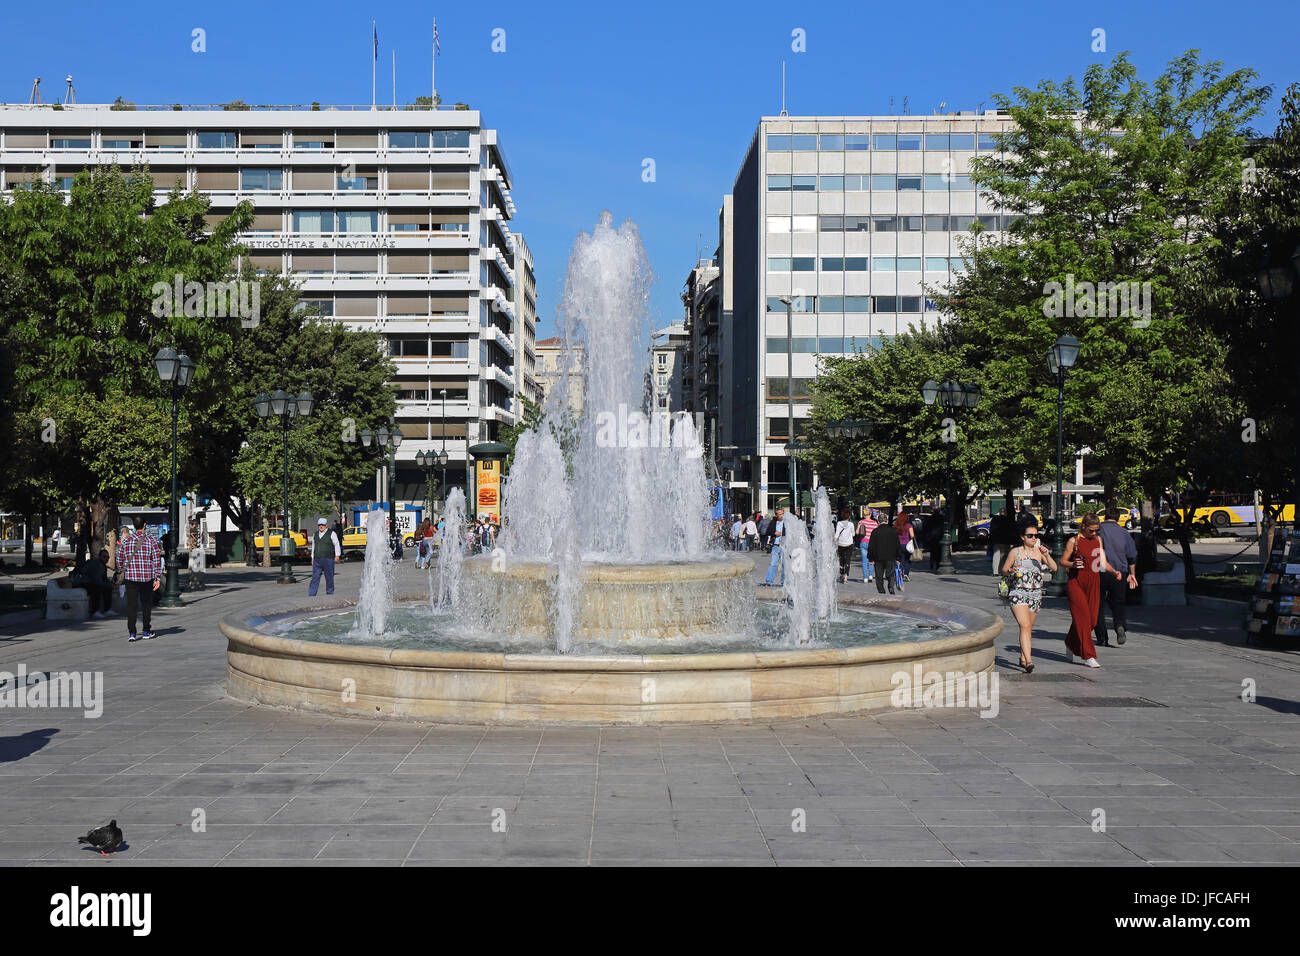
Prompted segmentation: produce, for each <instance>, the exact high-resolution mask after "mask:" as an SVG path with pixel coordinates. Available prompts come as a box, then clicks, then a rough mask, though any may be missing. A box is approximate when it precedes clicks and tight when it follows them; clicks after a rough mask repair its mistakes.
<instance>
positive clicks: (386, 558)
mask: <svg viewBox="0 0 1300 956" xmlns="http://www.w3.org/2000/svg"><path fill="white" fill-rule="evenodd" d="M383 507H384V506H383V505H381V504H373V505H371V506H370V510H369V511H367V512H366V565H365V568H364V569H363V570H362V572H361V597H360V599H359V600H358V601H357V617H356V628H355V630H354V633H355V634H357V636H358V637H360V638H361V639H362V640H368V639H370V638H372V637H375V636H376V635H380V634H383V633H384V625H385V624H386V623H387V622H388V611H389V609H390V608H391V607H392V606H393V553H392V551H391V550H390V545H389V542H388V516H387V515H385V514H384V511H383Z"/></svg>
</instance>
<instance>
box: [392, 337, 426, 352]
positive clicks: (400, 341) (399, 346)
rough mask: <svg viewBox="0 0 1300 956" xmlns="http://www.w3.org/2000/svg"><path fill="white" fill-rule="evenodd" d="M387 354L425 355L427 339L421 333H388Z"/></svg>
mask: <svg viewBox="0 0 1300 956" xmlns="http://www.w3.org/2000/svg"><path fill="white" fill-rule="evenodd" d="M388 354H389V355H395V356H405V355H423V356H427V355H428V354H429V339H428V338H427V337H426V336H423V335H420V336H414V335H390V336H389V337H388Z"/></svg>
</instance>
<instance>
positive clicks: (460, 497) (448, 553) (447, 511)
mask: <svg viewBox="0 0 1300 956" xmlns="http://www.w3.org/2000/svg"><path fill="white" fill-rule="evenodd" d="M464 563H465V492H464V491H462V490H461V489H459V488H453V489H451V491H449V492H447V501H446V503H445V504H444V505H443V509H442V533H441V534H440V535H439V537H438V598H437V601H436V607H440V608H449V607H453V606H454V605H455V604H456V600H457V598H458V596H459V595H460V572H461V566H462V565H464Z"/></svg>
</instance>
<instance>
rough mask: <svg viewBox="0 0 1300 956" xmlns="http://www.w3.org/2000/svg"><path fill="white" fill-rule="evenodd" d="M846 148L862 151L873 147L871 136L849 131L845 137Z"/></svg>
mask: <svg viewBox="0 0 1300 956" xmlns="http://www.w3.org/2000/svg"><path fill="white" fill-rule="evenodd" d="M844 148H845V149H846V150H850V151H858V152H861V151H863V150H867V149H870V148H871V137H869V136H868V135H867V134H866V133H849V134H848V135H847V136H845V137H844Z"/></svg>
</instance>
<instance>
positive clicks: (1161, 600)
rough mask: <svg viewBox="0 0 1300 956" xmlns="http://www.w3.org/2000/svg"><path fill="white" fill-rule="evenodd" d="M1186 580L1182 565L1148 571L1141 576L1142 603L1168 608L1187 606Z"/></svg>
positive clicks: (1179, 563) (1178, 563)
mask: <svg viewBox="0 0 1300 956" xmlns="http://www.w3.org/2000/svg"><path fill="white" fill-rule="evenodd" d="M1186 585H1187V579H1186V575H1185V574H1184V570H1183V563H1182V562H1181V561H1178V562H1176V563H1175V564H1174V565H1173V566H1171V567H1169V568H1161V569H1159V570H1156V571H1148V572H1147V573H1146V574H1144V575H1143V576H1142V603H1143V604H1147V605H1156V606H1164V607H1169V606H1173V605H1180V604H1181V605H1185V604H1187V587H1186Z"/></svg>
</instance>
